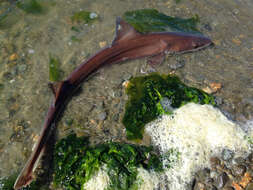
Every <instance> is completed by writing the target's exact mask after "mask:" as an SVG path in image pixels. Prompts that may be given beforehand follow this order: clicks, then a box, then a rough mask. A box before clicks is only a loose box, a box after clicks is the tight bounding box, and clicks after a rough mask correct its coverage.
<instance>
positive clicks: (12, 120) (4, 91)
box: [0, 0, 253, 176]
mask: <svg viewBox="0 0 253 190" xmlns="http://www.w3.org/2000/svg"><path fill="white" fill-rule="evenodd" d="M42 3H43V4H44V5H45V7H46V11H45V12H44V13H43V14H38V15H33V14H26V13H24V12H23V11H22V10H20V9H18V8H15V6H14V5H11V4H10V3H9V2H8V1H3V2H2V3H1V4H0V13H1V14H2V13H3V12H4V11H6V10H9V11H10V12H9V14H8V20H7V21H8V22H7V24H6V25H4V26H1V28H0V84H1V85H0V176H8V175H9V174H11V173H13V172H15V171H20V170H21V168H22V167H23V164H24V163H25V162H26V160H27V158H28V157H29V155H30V153H31V148H32V146H33V144H34V142H35V141H36V138H37V135H38V134H39V132H40V129H41V125H42V123H43V120H44V117H45V114H46V112H47V109H48V106H49V103H50V101H51V100H52V93H51V92H50V90H49V88H48V85H47V84H48V82H49V72H48V70H49V69H48V66H49V64H48V63H49V56H50V55H53V56H55V57H58V58H59V59H60V62H61V66H60V67H61V70H62V71H63V76H62V79H63V78H65V77H66V76H68V74H69V73H70V72H71V71H72V70H73V69H74V68H75V67H76V66H78V65H79V64H80V63H81V62H82V61H83V60H85V59H86V58H87V57H88V56H89V55H92V54H94V53H95V52H97V51H98V50H99V49H101V47H100V45H99V42H106V43H107V45H109V44H110V43H111V41H112V40H113V37H114V29H115V18H116V17H117V16H121V15H123V14H124V12H125V11H128V10H135V9H141V8H155V9H157V10H159V11H161V12H163V13H165V14H167V15H170V16H178V17H183V18H189V17H192V16H194V15H195V14H197V15H198V16H199V17H200V24H199V29H200V30H201V32H202V33H203V34H205V35H206V36H209V37H210V38H211V39H213V41H214V43H215V47H212V48H207V49H205V50H203V51H199V52H194V53H189V54H184V55H176V56H172V57H168V58H167V59H166V61H165V62H164V63H163V64H162V65H161V66H159V67H158V68H157V71H159V72H162V73H170V72H173V73H175V74H176V75H178V76H179V77H180V78H181V79H182V80H183V81H184V82H185V83H186V84H188V85H191V86H195V87H197V88H201V89H203V88H205V87H207V86H208V85H209V84H211V83H213V82H217V83H221V85H222V88H221V89H220V90H219V91H218V92H217V93H216V94H215V96H216V97H218V100H219V102H220V103H221V105H220V107H221V108H222V110H223V111H225V112H227V113H229V116H230V117H231V119H234V120H236V121H241V122H245V121H247V120H249V119H252V117H253V114H252V113H253V34H252V31H253V20H252V18H253V12H252V10H253V2H252V1H251V0H244V1H239V0H234V1H231V0H213V1H207V0H199V1H186V0H181V1H180V2H179V3H176V1H172V0H171V1H165V0H156V1H153V0H139V1H133V0H103V1H89V0H80V1H79V0H75V1H74V0H73V1H65V0H58V1H54V2H53V3H52V2H51V1H46V0H44V1H42ZM7 8H9V9H7ZM80 10H87V11H92V12H95V13H97V14H98V15H99V17H100V19H99V20H98V21H96V22H94V23H93V24H92V25H82V26H81V31H79V32H76V31H73V30H71V27H72V26H73V24H72V23H71V20H70V17H71V16H72V15H73V13H74V12H77V11H80ZM72 36H75V37H76V38H78V39H79V40H78V41H73V40H71V38H72ZM13 54H14V55H15V54H16V57H15V56H14V57H11V56H12V55H13ZM13 58H15V59H13ZM180 63H185V65H184V67H182V68H178V69H176V70H175V69H173V66H174V67H175V66H177V65H179V64H180ZM149 70H150V68H149V66H147V64H146V61H145V59H141V60H135V61H128V62H125V63H122V64H117V65H109V66H105V67H103V68H101V69H99V71H98V72H97V73H96V75H94V76H93V77H91V78H90V79H89V80H88V81H86V82H84V83H83V85H82V89H83V90H82V93H80V94H78V96H75V97H73V98H72V100H71V101H70V103H69V104H68V106H67V108H66V111H65V112H64V115H63V117H62V118H61V120H60V121H59V123H58V124H57V127H58V133H59V137H62V136H64V135H65V134H68V133H69V132H70V131H71V130H74V131H76V132H77V133H78V134H80V135H89V136H91V137H93V138H92V140H93V141H94V142H104V141H106V140H117V141H118V140H120V141H125V140H126V139H125V132H124V128H123V126H122V124H121V118H122V116H123V111H124V104H125V101H126V98H127V97H126V95H125V94H124V89H123V87H122V82H123V81H125V80H127V79H129V77H131V76H136V75H141V74H143V73H145V72H148V71H149ZM105 115H106V117H104V116H105ZM70 120H73V123H72V125H69V124H68V123H70V122H69V121H70ZM144 143H145V142H144Z"/></svg>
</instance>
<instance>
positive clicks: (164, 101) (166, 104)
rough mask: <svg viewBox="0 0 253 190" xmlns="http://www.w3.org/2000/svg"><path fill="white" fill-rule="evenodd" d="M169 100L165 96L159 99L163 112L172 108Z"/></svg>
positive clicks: (170, 110)
mask: <svg viewBox="0 0 253 190" xmlns="http://www.w3.org/2000/svg"><path fill="white" fill-rule="evenodd" d="M171 103H172V102H171V100H169V99H168V98H167V97H164V98H162V99H161V101H160V104H161V105H162V107H163V109H164V111H165V112H172V111H173V110H174V109H173V107H172V106H171Z"/></svg>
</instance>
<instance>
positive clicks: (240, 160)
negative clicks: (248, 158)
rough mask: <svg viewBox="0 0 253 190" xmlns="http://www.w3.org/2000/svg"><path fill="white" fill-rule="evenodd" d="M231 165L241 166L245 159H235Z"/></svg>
mask: <svg viewBox="0 0 253 190" xmlns="http://www.w3.org/2000/svg"><path fill="white" fill-rule="evenodd" d="M232 162H233V164H243V163H244V162H245V159H244V158H242V157H236V158H234V159H233V161H232Z"/></svg>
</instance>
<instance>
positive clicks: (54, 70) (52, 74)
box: [49, 55, 61, 82]
mask: <svg viewBox="0 0 253 190" xmlns="http://www.w3.org/2000/svg"><path fill="white" fill-rule="evenodd" d="M60 74H61V70H60V60H59V59H58V58H56V57H53V56H52V55H50V57H49V80H50V81H52V82H55V81H59V80H60V77H61V75H60Z"/></svg>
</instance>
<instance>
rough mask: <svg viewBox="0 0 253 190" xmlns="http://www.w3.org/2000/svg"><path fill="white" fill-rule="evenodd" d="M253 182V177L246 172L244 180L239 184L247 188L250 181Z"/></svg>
mask: <svg viewBox="0 0 253 190" xmlns="http://www.w3.org/2000/svg"><path fill="white" fill-rule="evenodd" d="M251 180H252V177H251V176H250V174H249V173H248V172H246V173H245V174H244V176H243V178H242V180H241V181H240V182H239V184H240V185H241V186H242V187H243V188H245V187H246V186H247V185H248V184H249V183H250V181H251Z"/></svg>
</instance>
